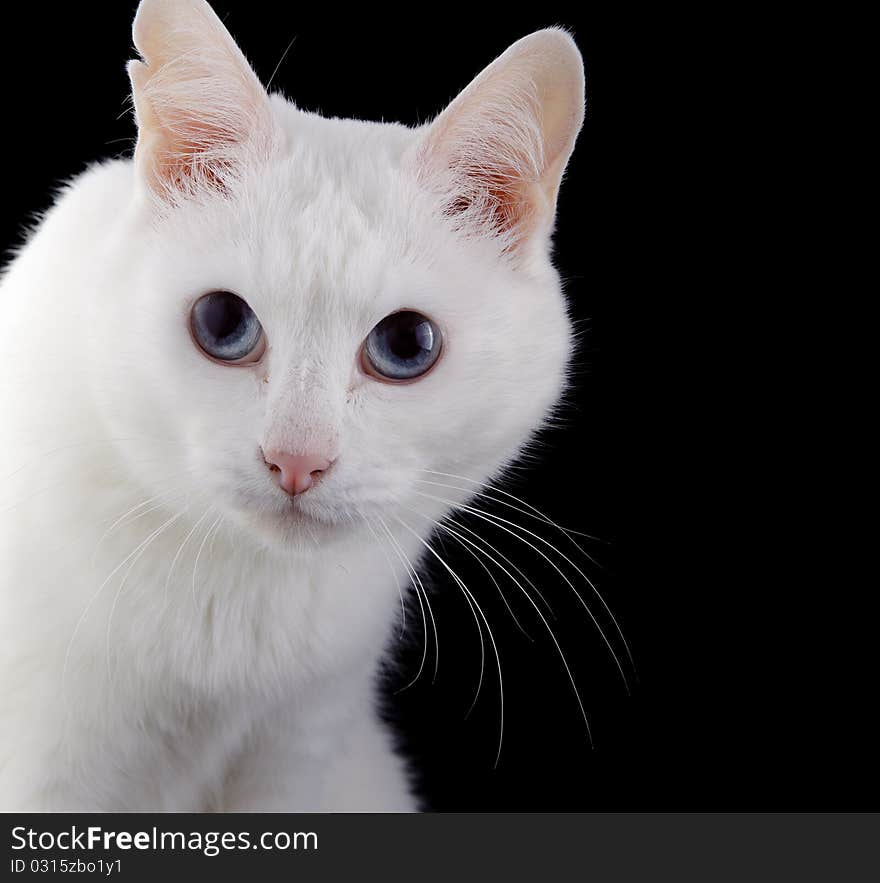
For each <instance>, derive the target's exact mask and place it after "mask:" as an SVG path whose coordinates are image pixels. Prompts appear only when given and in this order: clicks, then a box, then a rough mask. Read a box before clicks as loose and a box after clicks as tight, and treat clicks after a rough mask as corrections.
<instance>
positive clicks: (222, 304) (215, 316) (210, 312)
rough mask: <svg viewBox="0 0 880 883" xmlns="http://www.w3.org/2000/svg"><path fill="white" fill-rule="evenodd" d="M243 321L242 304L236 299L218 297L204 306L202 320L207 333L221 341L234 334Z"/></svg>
mask: <svg viewBox="0 0 880 883" xmlns="http://www.w3.org/2000/svg"><path fill="white" fill-rule="evenodd" d="M243 319H244V302H243V301H242V300H241V299H240V298H237V297H230V296H229V295H218V296H216V297H212V298H211V299H210V300H209V301H208V303H207V304H206V309H205V313H204V316H203V320H204V322H205V326H206V327H207V329H208V331H210V333H211V334H212V335H213V336H214V337H215V338H216V339H217V340H222V339H223V338H224V337H229V336H230V335H232V334H233V333H235V332H236V331H237V330H238V329H239V328H240V327H241V323H242V321H243Z"/></svg>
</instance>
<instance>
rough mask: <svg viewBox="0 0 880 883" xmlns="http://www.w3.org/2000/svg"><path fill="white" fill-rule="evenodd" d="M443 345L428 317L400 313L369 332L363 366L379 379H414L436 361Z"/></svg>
mask: <svg viewBox="0 0 880 883" xmlns="http://www.w3.org/2000/svg"><path fill="white" fill-rule="evenodd" d="M442 343H443V338H442V335H441V333H440V329H439V328H438V327H437V326H436V325H435V324H434V322H432V321H431V320H430V319H429V318H428V317H427V316H424V315H422V314H421V313H417V312H415V311H414V310H400V312H397V313H392V314H391V315H390V316H386V317H385V318H384V319H383V320H382V321H381V322H380V323H379V324H378V325H377V326H376V327H375V328H374V329H373V330H372V331H371V332H370V333H369V335H368V336H367V339H366V341H365V342H364V348H363V357H362V364H363V367H364V370H365V371H366V373H367V374H370V375H371V376H373V377H376V378H377V379H379V380H387V381H392V382H402V381H406V380H415V379H416V378H417V377H421V376H422V375H423V374H426V373H427V372H428V371H429V370H430V369H431V367H432V366H433V365H434V363H435V362H436V361H437V359H438V357H439V356H440V349H441V347H442Z"/></svg>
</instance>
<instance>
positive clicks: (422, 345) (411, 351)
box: [388, 313, 434, 360]
mask: <svg viewBox="0 0 880 883" xmlns="http://www.w3.org/2000/svg"><path fill="white" fill-rule="evenodd" d="M433 340H434V335H433V332H432V331H431V325H430V323H429V322H426V321H425V319H424V317H423V316H419V315H418V314H416V313H410V314H403V315H401V316H400V317H399V318H398V319H397V321H396V322H393V323H392V324H391V328H389V329H388V347H389V349H390V350H391V352H392V353H394V355H395V356H396V357H397V358H399V359H404V360H409V359H414V358H416V356H418V355H420V354H421V353H423V352H425V351H426V350H430V349H431V347H432V345H433Z"/></svg>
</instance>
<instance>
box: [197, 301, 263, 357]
mask: <svg viewBox="0 0 880 883" xmlns="http://www.w3.org/2000/svg"><path fill="white" fill-rule="evenodd" d="M190 328H191V329H192V336H193V339H194V340H195V342H196V343H197V344H198V345H199V347H200V348H201V349H202V351H203V352H204V353H205V354H206V355H207V356H209V357H210V358H212V359H216V360H217V361H218V362H225V363H227V364H230V365H253V364H254V363H255V362H259V360H260V359H261V358H262V356H263V353H264V352H265V350H266V336H265V334H264V333H263V326H262V325H261V324H260V320H259V319H258V318H257V316H256V314H255V313H254V311H253V310H252V309H251V308H250V307H249V306H248V305H247V304H246V303H245V302H244V301H243V300H242V299H241V298H240V297H239V296H238V295H237V294H233V293H232V292H231V291H212V292H211V293H210V294H206V295H204V296H203V297H200V298H199V299H198V300H197V301H196V302H195V304H194V305H193V308H192V312H191V314H190Z"/></svg>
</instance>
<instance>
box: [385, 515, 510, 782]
mask: <svg viewBox="0 0 880 883" xmlns="http://www.w3.org/2000/svg"><path fill="white" fill-rule="evenodd" d="M394 519H395V521H397V522H398V523H399V524H400V525H401V526H402V527H403V528H404V529H405V530H407V531H408V532H409V533H411V534H412V535H413V536H414V537H415V538H416V539H417V540H418V541H419V542H420V543H421V544H422V545H423V546H424V547H425V548H426V549H427V550H428V551H429V552H430V553H431V554H432V555H433V556H434V557H435V558H436V559H437V560H438V561H439V562H440V564H442V565H443V567H444V568H445V569H446V571H447V572H448V573H449V575H450V576H451V577H452V578H453V579H454V580H455V582H456V584H457V585H458V587H459V588H460V589H461V590H462V592H464V595H465V598H466V600H467V601H468V605H469V606H470V608H471V612H472V613H473V614H474V619H475V620H476V622H477V630H478V631H479V633H480V650H481V660H480V681H479V684H478V685H477V692H476V695H475V696H474V701H473V702H472V703H471V707H470V709H469V710H468V713H467V715H465V717H467V716H468V715H470V713H471V711H473V709H474V706H475V705H476V704H477V699H478V698H479V695H480V688H481V687H482V685H483V669H484V667H485V645H484V643H483V629H482V627H481V626H480V619H479V618H477V613H476V612H475V611H474V607H475V606H476V610H477V611H478V612H479V615H480V618H482V620H483V623H484V624H485V626H486V631H487V632H488V634H489V640H490V642H491V643H492V650H493V651H494V653H495V664H496V666H497V669H498V695H499V703H500V709H501V711H500V726H499V733H498V753H497V754H496V755H495V764H494V767H495V768H496V769H497V767H498V762H499V761H500V760H501V746H502V744H503V742H504V679H503V677H502V674H501V656H500V654H499V653H498V645H497V644H496V643H495V636H494V635H493V633H492V629H491V627H490V626H489V621H488V620H487V619H486V615H485V614H484V613H483V608H482V607H480V605H479V602H478V601H477V599H476V598H475V597H474V596H473V595H472V594H471V592H470V590H469V589H468V587H467V586H466V585H465V584H464V582H463V581H462V579H461V578H460V577H459V576H458V574H457V573H456V572H455V571H454V570H453V569H452V568H451V567H450V566H449V565H448V564H447V563H446V561H444V559H443V558H442V556H440V555H439V554H438V553H437V552H436V551H435V550H434V547H433V546H431V544H430V543H428V542H427V540H424V539H423V538H422V537H421V536H420V535H419V534H418V533H416V531H414V530H413V529H412V528H411V527H410V526H409V525H408V524H407V523H406V522H405V521H404V520H403V519H402V518H400V517H399V516H397V515H395V516H394Z"/></svg>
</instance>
